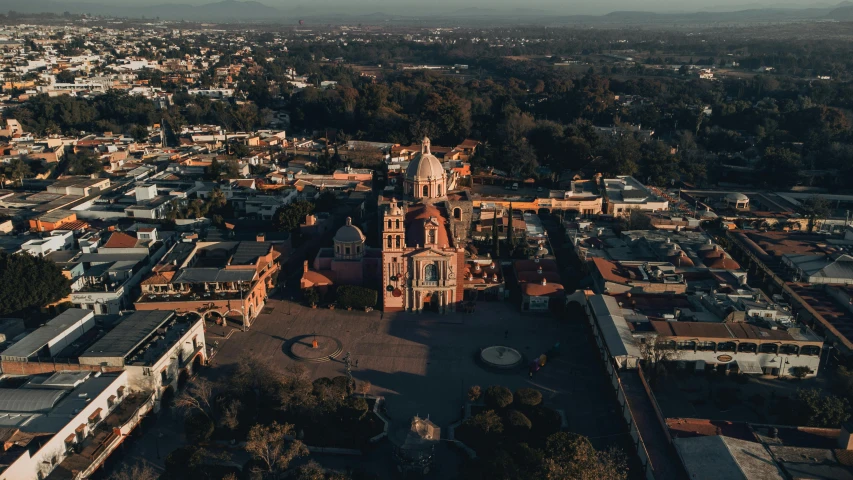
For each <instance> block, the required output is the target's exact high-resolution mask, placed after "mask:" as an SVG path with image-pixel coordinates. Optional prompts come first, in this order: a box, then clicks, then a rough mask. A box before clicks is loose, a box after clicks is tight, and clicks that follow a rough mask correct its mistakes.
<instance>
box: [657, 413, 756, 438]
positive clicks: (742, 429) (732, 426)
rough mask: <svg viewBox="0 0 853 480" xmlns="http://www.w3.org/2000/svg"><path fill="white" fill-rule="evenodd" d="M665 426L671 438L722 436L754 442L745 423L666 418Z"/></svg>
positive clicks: (753, 436)
mask: <svg viewBox="0 0 853 480" xmlns="http://www.w3.org/2000/svg"><path fill="white" fill-rule="evenodd" d="M666 426H667V427H669V431H670V432H671V433H672V436H673V437H678V438H692V437H710V436H716V435H723V436H726V437H732V438H739V439H741V440H746V441H750V442H754V441H755V435H753V434H752V432H751V431H750V429H749V426H748V425H746V424H745V423H735V422H728V421H722V420H706V419H702V418H667V419H666Z"/></svg>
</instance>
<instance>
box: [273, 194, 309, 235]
mask: <svg viewBox="0 0 853 480" xmlns="http://www.w3.org/2000/svg"><path fill="white" fill-rule="evenodd" d="M312 212H314V204H313V203H311V202H306V201H298V202H293V203H290V204H287V205H285V206H283V207H281V208H279V209H278V210H277V211H276V212H275V216H274V217H273V219H272V227H273V229H275V230H276V231H277V232H291V233H292V232H294V231H295V230H296V229H298V228H299V225H301V224H302V222H304V221H305V217H306V216H308V215H310V214H311V213H312Z"/></svg>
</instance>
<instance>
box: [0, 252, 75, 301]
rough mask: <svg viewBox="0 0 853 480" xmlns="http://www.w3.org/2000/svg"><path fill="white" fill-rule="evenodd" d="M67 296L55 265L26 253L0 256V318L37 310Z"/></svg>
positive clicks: (67, 288)
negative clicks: (7, 314) (26, 310)
mask: <svg viewBox="0 0 853 480" xmlns="http://www.w3.org/2000/svg"><path fill="white" fill-rule="evenodd" d="M69 293H71V287H70V285H69V281H68V279H67V278H65V276H64V275H63V274H62V270H61V269H60V268H59V267H58V266H57V265H56V263H54V262H51V261H50V260H45V259H43V258H40V257H34V256H32V255H28V254H21V255H11V254H8V253H0V315H2V314H6V313H11V312H19V311H21V310H25V309H28V308H40V307H43V306H45V305H47V304H49V303H53V302H55V301H57V300H59V299H61V298H63V297H65V296H66V295H68V294H69Z"/></svg>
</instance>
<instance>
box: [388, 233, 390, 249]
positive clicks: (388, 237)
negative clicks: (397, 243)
mask: <svg viewBox="0 0 853 480" xmlns="http://www.w3.org/2000/svg"><path fill="white" fill-rule="evenodd" d="M388 248H391V235H388Z"/></svg>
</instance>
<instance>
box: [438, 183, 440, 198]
mask: <svg viewBox="0 0 853 480" xmlns="http://www.w3.org/2000/svg"><path fill="white" fill-rule="evenodd" d="M438 196H439V197H440V196H441V185H438Z"/></svg>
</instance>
